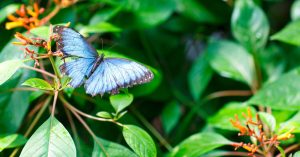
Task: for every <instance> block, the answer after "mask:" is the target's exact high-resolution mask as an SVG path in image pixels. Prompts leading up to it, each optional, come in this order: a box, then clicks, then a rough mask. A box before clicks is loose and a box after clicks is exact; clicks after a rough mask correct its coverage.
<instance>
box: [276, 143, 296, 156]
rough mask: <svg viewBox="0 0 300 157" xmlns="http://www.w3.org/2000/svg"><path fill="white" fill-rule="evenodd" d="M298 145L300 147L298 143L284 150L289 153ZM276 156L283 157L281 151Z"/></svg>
mask: <svg viewBox="0 0 300 157" xmlns="http://www.w3.org/2000/svg"><path fill="white" fill-rule="evenodd" d="M298 147H300V144H298V143H297V144H293V145H291V146H289V147H287V148H286V149H285V150H284V153H285V154H287V153H289V152H291V151H293V150H294V149H297V148H298ZM276 157H281V154H280V153H279V154H278V155H276Z"/></svg>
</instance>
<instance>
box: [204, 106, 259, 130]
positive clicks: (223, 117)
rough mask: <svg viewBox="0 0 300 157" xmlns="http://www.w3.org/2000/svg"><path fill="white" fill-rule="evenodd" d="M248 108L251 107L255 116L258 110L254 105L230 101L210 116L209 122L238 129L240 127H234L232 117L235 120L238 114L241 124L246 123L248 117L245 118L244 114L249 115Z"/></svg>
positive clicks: (225, 127) (218, 126) (217, 125)
mask: <svg viewBox="0 0 300 157" xmlns="http://www.w3.org/2000/svg"><path fill="white" fill-rule="evenodd" d="M248 108H250V111H251V114H252V115H253V116H254V115H255V113H256V112H255V109H254V108H253V107H249V106H247V105H246V104H244V103H239V102H231V103H228V104H226V105H225V106H224V107H223V108H221V109H220V110H219V112H218V113H216V114H215V115H213V116H212V117H209V118H208V124H210V125H212V126H214V127H217V128H220V129H226V130H235V131H237V130H238V128H235V127H233V125H232V124H231V123H230V119H233V120H235V115H237V116H238V117H239V120H240V122H241V124H246V119H245V118H243V114H246V115H247V113H248Z"/></svg>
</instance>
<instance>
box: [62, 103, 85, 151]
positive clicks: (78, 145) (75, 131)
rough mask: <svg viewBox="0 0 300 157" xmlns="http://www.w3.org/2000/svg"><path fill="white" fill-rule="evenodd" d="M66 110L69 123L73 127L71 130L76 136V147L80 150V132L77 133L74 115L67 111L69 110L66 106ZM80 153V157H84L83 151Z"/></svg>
mask: <svg viewBox="0 0 300 157" xmlns="http://www.w3.org/2000/svg"><path fill="white" fill-rule="evenodd" d="M64 109H65V112H66V115H67V118H68V121H69V123H70V125H71V130H72V132H73V135H74V136H75V142H76V146H77V148H78V150H80V141H79V136H78V132H77V129H76V126H75V123H74V120H73V118H72V115H71V113H70V111H69V110H67V108H66V107H65V106H64ZM78 153H80V154H79V156H82V152H81V151H79V152H78Z"/></svg>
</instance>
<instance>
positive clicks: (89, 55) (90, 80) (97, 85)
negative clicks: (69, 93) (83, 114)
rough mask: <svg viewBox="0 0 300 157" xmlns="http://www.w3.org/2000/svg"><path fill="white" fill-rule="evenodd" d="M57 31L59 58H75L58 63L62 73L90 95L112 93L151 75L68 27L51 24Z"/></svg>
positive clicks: (143, 67) (139, 65)
mask: <svg viewBox="0 0 300 157" xmlns="http://www.w3.org/2000/svg"><path fill="white" fill-rule="evenodd" d="M53 33H56V34H57V35H58V38H57V39H56V41H57V49H58V50H59V51H61V52H62V53H63V54H64V56H63V58H70V57H72V58H75V59H72V60H71V61H69V62H65V63H63V64H62V65H61V66H60V70H61V72H62V73H64V74H66V75H68V76H69V77H70V78H71V82H70V85H71V86H72V87H74V88H76V87H79V86H81V85H82V84H84V87H85V90H86V92H87V93H88V94H91V95H93V96H94V95H97V94H100V95H103V94H104V93H111V94H116V93H118V92H119V89H120V88H127V87H131V86H133V85H136V84H143V83H146V82H149V81H151V80H152V79H153V73H152V72H151V71H150V70H149V69H148V68H146V67H145V66H143V65H141V64H139V63H136V62H134V61H130V60H127V59H122V58H109V57H107V58H106V57H105V56H104V55H103V54H101V55H98V53H97V51H96V50H95V49H94V48H93V47H92V46H91V45H90V44H89V43H88V42H86V41H85V39H84V37H83V36H82V35H81V34H79V33H78V32H76V31H74V30H73V29H71V28H67V27H64V26H55V27H54V28H53Z"/></svg>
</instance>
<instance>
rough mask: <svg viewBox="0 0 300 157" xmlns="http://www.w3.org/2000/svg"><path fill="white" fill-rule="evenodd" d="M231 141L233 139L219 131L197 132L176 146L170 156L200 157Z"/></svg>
mask: <svg viewBox="0 0 300 157" xmlns="http://www.w3.org/2000/svg"><path fill="white" fill-rule="evenodd" d="M231 143H232V142H231V141H229V140H228V139H226V138H225V137H223V136H222V135H220V134H217V133H197V134H194V135H192V136H190V137H188V138H187V139H185V140H184V141H183V142H181V143H180V144H179V145H178V146H176V147H175V148H174V149H173V151H172V153H171V155H170V156H171V157H181V156H186V155H188V156H189V157H198V156H200V155H203V154H205V153H207V152H209V151H211V150H214V149H216V148H218V147H221V146H224V145H229V144H231Z"/></svg>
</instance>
